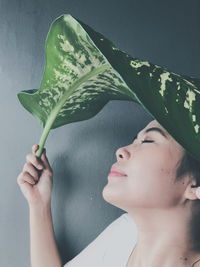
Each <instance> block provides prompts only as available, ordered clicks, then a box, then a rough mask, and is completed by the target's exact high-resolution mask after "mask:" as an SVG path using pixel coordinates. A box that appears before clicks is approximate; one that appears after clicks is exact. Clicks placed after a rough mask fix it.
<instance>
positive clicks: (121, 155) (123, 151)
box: [115, 146, 130, 160]
mask: <svg viewBox="0 0 200 267" xmlns="http://www.w3.org/2000/svg"><path fill="white" fill-rule="evenodd" d="M115 154H116V158H117V160H121V159H124V160H126V159H128V158H129V156H130V152H129V151H128V150H127V148H126V147H125V146H124V147H120V148H118V149H117V151H116V153H115Z"/></svg>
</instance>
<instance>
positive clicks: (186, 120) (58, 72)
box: [18, 14, 200, 159]
mask: <svg viewBox="0 0 200 267" xmlns="http://www.w3.org/2000/svg"><path fill="white" fill-rule="evenodd" d="M45 61H46V64H45V69H44V74H43V78H42V81H41V85H40V88H39V89H38V90H37V89H34V90H26V91H21V92H20V93H18V98H19V101H20V102H21V104H22V105H23V106H24V108H25V109H27V110H28V111H29V112H30V113H32V114H33V115H34V116H35V117H36V118H37V119H39V121H40V123H41V126H42V127H43V128H44V130H43V133H42V136H41V138H40V141H39V149H38V151H37V152H36V155H37V156H38V157H40V156H41V154H42V150H43V147H44V144H45V141H46V138H47V136H48V134H49V131H50V130H51V129H55V128H57V127H60V126H62V125H65V124H68V123H71V122H75V121H81V120H86V119H89V118H91V117H93V116H95V115H96V114H97V113H98V112H99V111H100V110H101V109H102V108H103V107H104V106H105V105H106V104H107V102H108V101H110V100H129V101H134V102H136V103H138V104H140V105H142V106H143V107H144V109H145V110H146V111H147V112H148V113H149V114H151V115H152V116H154V117H155V118H156V119H157V120H158V122H159V123H160V124H161V125H162V126H163V127H165V128H166V129H167V130H168V132H169V133H170V134H171V135H172V136H173V137H174V138H175V139H176V140H177V141H178V142H179V143H180V144H181V145H182V146H183V147H185V148H186V149H187V150H188V151H189V152H190V153H191V154H192V155H193V156H195V157H199V159H200V152H199V151H200V140H199V128H200V127H199V123H200V117H199V116H200V107H199V106H200V105H199V106H198V105H197V103H196V102H195V101H194V99H195V97H196V100H198V101H197V102H198V103H200V92H199V89H198V87H199V84H200V82H199V80H198V79H195V78H191V77H188V76H181V75H179V74H175V73H173V72H170V71H168V70H167V69H166V68H162V67H160V66H158V65H154V64H152V63H150V62H148V61H143V60H140V59H138V58H133V57H132V56H130V55H129V54H127V53H125V52H124V51H121V50H120V49H118V48H117V47H116V46H115V45H114V44H113V43H112V42H111V41H109V40H108V39H107V38H105V37H104V36H103V35H102V34H100V33H98V32H96V31H94V30H93V29H92V28H91V27H89V26H88V25H86V24H84V23H83V22H81V21H80V20H78V19H75V18H73V17H72V16H71V15H69V14H68V15H62V16H60V17H58V18H57V19H56V20H55V21H54V22H53V23H52V25H51V27H50V30H49V33H48V35H47V39H46V44H45ZM185 101H186V102H185ZM193 112H195V116H196V117H194V114H192V113H193ZM197 113H198V114H199V115H197ZM195 127H196V128H195ZM185 129H187V132H186V131H185ZM180 133H181V134H180Z"/></svg>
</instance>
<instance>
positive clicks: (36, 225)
mask: <svg viewBox="0 0 200 267" xmlns="http://www.w3.org/2000/svg"><path fill="white" fill-rule="evenodd" d="M29 215H30V216H29V218H30V253H31V267H61V266H62V261H61V258H60V255H59V252H58V248H57V245H56V240H55V234H54V229H53V222H52V213H51V205H49V206H42V205H41V206H29Z"/></svg>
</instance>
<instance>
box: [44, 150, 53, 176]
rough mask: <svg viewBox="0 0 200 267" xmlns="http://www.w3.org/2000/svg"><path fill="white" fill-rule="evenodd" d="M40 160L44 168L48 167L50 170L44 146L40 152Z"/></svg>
mask: <svg viewBox="0 0 200 267" xmlns="http://www.w3.org/2000/svg"><path fill="white" fill-rule="evenodd" d="M41 160H42V162H43V165H44V167H45V168H46V169H49V170H50V171H52V168H51V165H50V163H49V160H48V158H47V155H46V148H44V151H43V152H42V155H41Z"/></svg>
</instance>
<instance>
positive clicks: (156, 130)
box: [144, 127, 168, 139]
mask: <svg viewBox="0 0 200 267" xmlns="http://www.w3.org/2000/svg"><path fill="white" fill-rule="evenodd" d="M151 131H155V132H159V133H160V134H162V136H164V137H165V138H167V139H168V136H167V133H166V132H165V131H163V130H162V129H161V128H158V127H152V128H149V129H147V130H146V131H145V132H144V133H148V132H151Z"/></svg>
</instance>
